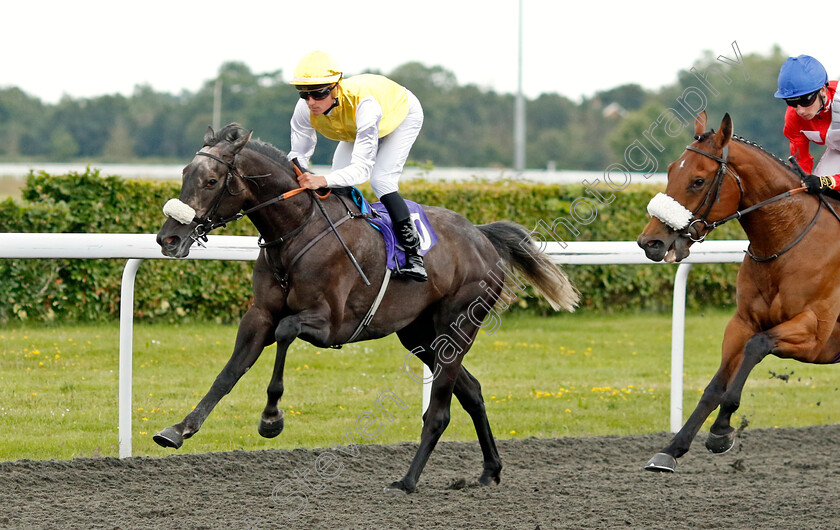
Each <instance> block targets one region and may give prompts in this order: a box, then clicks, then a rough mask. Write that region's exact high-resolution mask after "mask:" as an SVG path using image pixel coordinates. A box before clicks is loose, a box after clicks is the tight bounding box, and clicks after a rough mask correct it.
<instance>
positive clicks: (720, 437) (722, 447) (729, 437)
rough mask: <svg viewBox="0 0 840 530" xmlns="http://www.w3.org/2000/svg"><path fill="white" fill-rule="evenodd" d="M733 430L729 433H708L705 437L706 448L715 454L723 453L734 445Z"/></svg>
mask: <svg viewBox="0 0 840 530" xmlns="http://www.w3.org/2000/svg"><path fill="white" fill-rule="evenodd" d="M735 432H736V431H735V430H733V431H732V432H730V433H729V434H715V433H713V432H710V433H709V436H708V437H707V438H706V449H708V450H709V451H711V452H712V453H715V454H718V455H719V454H723V453H725V452H727V451H729V450H730V449H732V448H733V447H734V446H735Z"/></svg>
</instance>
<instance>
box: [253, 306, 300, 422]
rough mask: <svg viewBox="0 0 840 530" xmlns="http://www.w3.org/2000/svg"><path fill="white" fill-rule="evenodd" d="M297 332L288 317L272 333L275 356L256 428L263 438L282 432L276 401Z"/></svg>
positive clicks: (279, 410)
mask: <svg viewBox="0 0 840 530" xmlns="http://www.w3.org/2000/svg"><path fill="white" fill-rule="evenodd" d="M294 322H297V321H296V320H295V321H294ZM299 332H300V328H299V326H296V325H294V324H293V323H292V322H290V321H289V320H288V319H284V320H283V321H281V323H280V324H279V325H278V326H277V330H275V333H274V336H275V338H276V339H277V356H276V357H275V358H274V371H273V372H272V373H271V381H269V383H268V389H267V391H266V393H267V394H268V401H267V402H266V404H265V409H263V412H262V416H261V417H260V426H259V428H258V429H257V430H258V431H259V433H260V436H263V437H265V438H274V437H275V436H277V435H279V434H280V433H281V432H283V425H284V422H283V417H284V414H283V411H282V410H281V409H280V408H278V406H277V403H278V402H279V401H280V398H282V397H283V390H284V387H283V369H284V368H285V366H286V353H287V352H288V350H289V346H290V345H291V343H292V341H294V339H295V337H297V335H298V333H299Z"/></svg>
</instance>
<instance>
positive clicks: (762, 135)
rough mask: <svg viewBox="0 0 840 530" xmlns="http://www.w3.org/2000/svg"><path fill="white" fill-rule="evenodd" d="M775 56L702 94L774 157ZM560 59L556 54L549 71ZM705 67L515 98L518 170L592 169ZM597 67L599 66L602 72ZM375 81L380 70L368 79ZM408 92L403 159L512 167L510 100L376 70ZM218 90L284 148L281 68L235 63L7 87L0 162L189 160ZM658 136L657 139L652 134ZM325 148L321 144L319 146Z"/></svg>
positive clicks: (439, 77) (452, 80)
mask: <svg viewBox="0 0 840 530" xmlns="http://www.w3.org/2000/svg"><path fill="white" fill-rule="evenodd" d="M786 57H787V55H786V54H783V53H782V51H781V50H780V49H779V48H778V47H777V48H774V49H773V50H772V51H771V52H770V53H769V54H767V55H760V54H750V55H747V56H744V61H745V66H746V68H747V69H748V70H749V74H750V75H749V79H744V77H743V76H741V75H735V73H733V75H730V76H729V79H730V81H731V82H730V83H726V82H720V79H718V82H717V84H716V89H717V91H718V92H719V93H718V94H716V95H714V96H711V95H710V96H709V97H708V101H707V103H708V106H707V109H708V112H709V115H710V119H711V123H710V126H715V125H716V124H717V123H719V122H720V119H721V118H722V116H723V113H724V112H729V113H730V115H731V116H732V118H733V120H734V124H735V132H736V134H738V135H739V136H743V137H745V138H748V139H750V140H752V141H755V142H757V143H759V144H761V145H763V146H764V147H765V148H766V149H767V150H769V151H771V152H773V153H776V154H777V155H779V156H782V157H784V156H786V154H787V143H786V141H785V139H784V137H783V136H782V124H783V117H784V110H785V109H784V104H783V103H782V102H780V101H779V100H776V99H775V98H773V92H774V91H775V89H776V78H777V75H778V71H779V68H780V66H781V64H782V62H783V61H784V59H785V58H786ZM561 62H562V58H558V64H560V63H561ZM712 64H715V59H714V57H713V56H712V55H711V54H710V53H706V54H704V55H703V56H702V57H700V58H698V59H697V60H695V62H694V63H693V64H692V65H688V66H687V68H686V69H685V70H681V71H680V72H678V73H677V74H676V79H675V81H674V83H673V84H670V85H667V86H663V87H661V88H660V89H658V90H646V89H643V88H642V87H641V86H639V85H636V84H628V85H621V86H617V87H615V88H612V89H609V90H603V91H600V92H597V93H595V94H594V95H593V96H591V97H585V98H583V99H582V100H581V101H572V100H570V99H569V98H567V97H564V96H561V95H559V94H556V93H550V92H546V93H543V94H541V95H540V96H539V97H536V98H533V99H527V100H526V128H527V130H526V146H527V147H526V161H527V166H528V167H529V168H537V169H538V168H545V167H547V166H549V165H552V166H555V167H557V168H558V169H578V170H593V171H598V170H603V169H604V168H605V167H607V166H609V165H610V164H611V163H613V162H616V161H619V160H621V159H622V158H623V156H624V152H625V150H626V149H627V147H628V146H629V145H630V144H631V143H632V142H633V141H634V140H636V139H640V138H642V136H643V133H644V131H645V130H647V129H648V128H649V127H650V125H651V123H653V122H655V121H656V120H657V117H660V116H661V115H662V112H663V110H665V109H667V108H670V107H674V102H675V100H676V99H677V98H679V97H680V95H681V94H683V93H684V91H685V90H686V89H687V88H688V87H690V86H696V85H697V79H696V78H695V76H693V75H691V72H690V68H691V67H695V68H696V69H697V70H700V71H703V70H704V69H705V68H707V67H708V66H709V65H712ZM599 68H602V69H605V70H609V67H608V65H601V66H600V67H599ZM375 73H380V72H375ZM384 73H385V75H388V76H389V77H391V78H392V79H394V80H395V81H397V82H398V83H400V84H402V85H404V86H406V87H408V88H409V89H411V90H412V91H413V92H414V93H415V94H416V95H417V97H418V98H419V99H420V101H421V102H422V104H423V108H424V112H425V115H426V118H425V122H424V126H423V131H422V132H421V134H420V137H419V138H418V140H417V142H416V144H415V146H414V148H413V149H412V152H411V157H412V160H411V163H414V164H419V165H427V166H440V167H446V166H458V167H494V166H499V167H511V166H512V165H513V156H514V155H513V143H514V142H513V121H514V115H513V114H514V101H515V97H514V95H513V94H501V93H497V92H495V91H492V90H486V89H482V88H480V87H478V86H476V85H472V84H466V85H461V84H459V83H458V81H457V78H456V76H455V74H454V73H453V72H450V71H448V70H446V69H444V68H442V67H440V66H431V67H430V66H426V65H423V64H421V63H418V62H408V63H405V64H403V65H401V66H399V67H397V68H396V69H394V70H393V71H391V72H384ZM217 81H219V82H221V89H222V91H221V102H222V106H221V108H222V110H221V123H222V124H225V123H228V122H233V121H236V122H239V123H241V124H243V125H244V126H246V127H248V128H250V129H253V130H254V131H255V133H254V134H255V136H256V137H259V138H261V139H262V140H265V141H268V142H270V143H272V144H274V145H276V146H277V147H279V148H280V149H283V150H288V147H289V118H290V117H291V114H292V109H293V108H294V105H295V103H296V101H297V92H296V91H295V90H294V89H293V88H292V87H290V86H289V85H288V81H287V80H286V79H285V78H284V76H283V73H282V72H281V71H276V72H268V73H255V72H252V71H251V69H250V68H249V67H248V66H247V65H246V64H244V63H242V62H230V63H226V64H224V65H222V66H221V67H220V70H219V73H218V76H217V78H215V79H211V80H208V81H207V82H206V83H205V84H204V85H203V86H202V87H201V88H200V89H199V90H198V91H196V92H194V93H193V92H187V91H185V92H182V93H181V94H169V93H162V92H156V91H154V90H153V89H152V88H151V87H149V86H143V85H141V86H137V87H136V88H135V90H134V92H133V93H132V94H131V95H130V96H128V97H126V96H122V95H105V96H100V97H94V98H86V99H74V98H71V97H67V96H65V97H64V98H62V99H61V101H59V102H58V103H56V104H45V103H43V102H41V101H40V100H39V99H38V98H36V97H32V96H29V95H28V94H26V93H24V92H23V91H21V90H20V89H18V88H16V87H10V88H2V89H0V159H3V160H6V161H13V160H22V159H39V160H51V161H69V160H97V161H104V162H134V161H164V160H165V161H175V160H184V159H188V158H191V157H192V155H193V153H194V152H195V151H196V149H197V147H199V144H200V142H201V139H202V138H203V135H204V132H205V130H206V129H207V126H208V125H210V124H211V123H212V121H213V105H214V88H215V86H216V83H217ZM692 130H693V128H690V127H688V128H686V130H685V131H683V132H681V134H678V135H675V136H673V137H671V136H667V137H664V138H659V142H658V145H659V146H661V147H662V148H663V149H662V150H661V151H659V150H652V155H653V156H655V157H656V158H657V160H658V164H659V171H664V170H665V169H664V168H665V164H667V162H668V161H670V160H674V159H675V158H676V157H677V156H679V153H680V152H681V151H682V149H683V148H684V146H685V145H686V144H687V143H689V141H690V138H691V131H692ZM660 136H662V135H661V134H660ZM327 143H330V142H329V141H328V140H325V139H323V138H320V139H319V144H320V145H322V146H323V144H327ZM331 153H332V149H325V148H323V147H322V148H320V149H318V150H317V152H316V155H315V157H314V158H313V163H316V164H328V163H329V157H330V156H331Z"/></svg>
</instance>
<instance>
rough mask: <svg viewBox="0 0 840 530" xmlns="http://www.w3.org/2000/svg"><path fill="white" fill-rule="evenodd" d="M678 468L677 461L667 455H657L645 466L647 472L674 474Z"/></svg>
mask: <svg viewBox="0 0 840 530" xmlns="http://www.w3.org/2000/svg"><path fill="white" fill-rule="evenodd" d="M676 468H677V459H676V458H674V457H673V456H671V455H669V454H666V453H656V454H655V455H653V458H651V459H650V460H648V463H647V465H645V470H646V471H659V472H662V473H673V472H674V470H675V469H676Z"/></svg>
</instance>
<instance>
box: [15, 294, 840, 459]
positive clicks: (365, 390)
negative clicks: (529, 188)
mask: <svg viewBox="0 0 840 530" xmlns="http://www.w3.org/2000/svg"><path fill="white" fill-rule="evenodd" d="M730 315H731V310H729V311H720V310H714V311H706V312H705V313H702V314H701V313H694V314H689V315H688V322H687V330H686V337H687V338H686V360H685V399H684V409H685V417H687V416H688V413H690V411H691V410H693V409H694V407H695V405H696V404H697V400H698V399H699V397H700V394H701V392H702V389H703V388H704V387H705V386H706V384H707V383H708V381H709V379H710V378H711V376H712V374H713V373H714V372H715V371H716V369H717V366H718V363H719V360H720V342H721V339H722V335H723V329H724V326H725V324H726V322H727V320H728V319H729V316H730ZM670 331H671V320H670V315H667V314H664V315H660V314H649V313H648V314H640V315H631V314H624V315H608V316H604V315H600V314H594V313H590V314H574V315H558V316H555V317H551V318H537V317H531V316H522V315H503V320H502V325H501V328H500V329H499V330H498V331H497V332H496V333H495V334H493V335H492V336H491V335H488V334H486V333H484V332H482V333H481V334H480V335H479V338H478V339H477V341H476V343H475V345H474V347H473V348H472V350H471V351H470V352H469V354H468V355H467V358H466V362H465V366H467V368H468V369H469V370H470V371H471V372H472V373H473V374H474V375H475V376H476V377H477V378H478V380H479V381H480V382H481V384H482V388H483V393H484V398H485V402H486V407H487V412H488V415H489V417H490V422H491V425H492V426H493V429H494V433H495V434H496V436H497V437H499V438H514V437H527V436H537V437H556V436H591V435H606V434H617V435H621V434H638V433H647V432H659V431H665V430H667V429H668V425H669V411H670V406H669V396H670V394H669V392H670V391H669V388H670V387H669V377H670V373H669V372H670ZM235 335H236V328H235V326H218V325H203V324H202V325H181V326H169V325H136V326H135V338H134V398H133V407H132V408H133V413H134V416H133V446H134V454H135V455H138V456H163V455H167V454H171V453H172V451H171V450H164V449H162V448H160V447H158V446H157V445H156V444H154V442H153V441H152V435H153V434H154V433H155V432H157V431H158V430H160V429H162V428H163V427H166V426H169V425H171V424H174V423H177V422H179V421H180V420H181V419H182V418H183V416H184V415H185V414H187V413H188V412H189V411H190V410H191V409H192V407H193V406H194V405H196V404H197V403H198V401H199V399H200V398H201V397H202V396H203V395H204V393H205V392H206V391H207V389H208V388H209V386H210V384H211V383H212V381H213V379H214V378H215V377H216V375H217V374H218V372H219V370H220V369H221V368H222V366H223V365H224V363H225V362H226V361H227V359H228V357H229V355H230V351H231V348H232V344H233V341H234V338H235ZM405 355H406V351H405V350H404V349H403V348H402V346H401V345H400V344H399V342H398V341H397V340H396V337H393V336H392V337H388V338H385V339H381V340H378V341H372V342H365V343H360V344H353V345H349V346H345V347H344V348H343V349H341V350H319V349H316V348H313V347H311V346H309V345H308V344H305V343H302V342H300V341H298V342H296V343H295V344H293V346H292V348H291V349H290V353H289V356H288V360H287V365H286V380H285V387H286V394H285V396H284V398H283V401H282V402H281V407H282V408H283V409H285V411H286V430H285V431H284V432H283V434H281V435H280V436H279V437H277V438H275V439H272V440H266V439H263V438H261V437H260V436H259V435H258V434H257V431H256V425H257V422H258V420H259V415H260V412H261V410H262V408H263V406H264V405H265V388H266V385H267V384H268V381H269V378H270V373H271V370H272V366H273V362H274V351H273V348H268V349H266V351H265V352H264V353H263V355H262V357H261V358H260V359H259V360H258V361H257V363H256V364H255V365H254V367H253V368H252V369H251V371H249V372H248V373H247V374H245V376H244V377H243V378H242V379H241V380H240V381H239V383H238V385H237V386H236V387H235V388H234V390H233V391H232V392H231V393H230V394H229V395H228V396H226V397H225V398H224V399H223V400H222V401H221V403H220V404H219V405H218V407H217V408H216V410H215V411H213V413H212V414H211V415H210V417H209V418H208V420H207V422H206V423H205V424H204V426H203V427H202V429H201V431H200V432H199V433H198V434H196V435H195V436H194V437H193V438H191V439H189V440H187V441H186V442H185V444H184V446H183V447H182V448H181V449H180V450H179V452H180V453H186V452H207V451H227V450H234V449H266V448H297V447H326V446H329V445H330V444H332V443H345V436H346V432H347V430H349V431H350V432H351V433H352V434H353V435H354V437H355V441H356V442H357V443H363V442H370V443H383V444H387V443H395V442H399V441H417V440H418V439H419V434H420V407H421V387H420V385H419V384H418V383H417V382H415V381H414V380H413V379H412V378H411V377H409V376H408V375H407V374H406V373H405V372H404V371H403V361H404V359H405ZM412 367H413V368H414V369H415V370H416V371H418V372H419V371H420V369H421V368H420V363H419V361H417V360H415V361H414V362H413V363H412ZM771 370H772V371H773V372H775V373H777V374H788V375H789V378H788V380H787V381H783V380H782V379H779V378H774V377H771V375H770V371H771ZM117 372H118V326H117V324H116V323H114V324H111V325H55V326H50V327H47V326H29V325H27V326H20V325H18V326H17V327H14V326H9V325H7V326H5V327H4V328H3V329H2V330H0V433H2V436H0V460H12V459H19V458H31V459H48V458H56V459H66V458H74V457H91V456H117V454H118V452H117V423H118V422H117V382H118V373H117ZM838 386H840V381H838V377H837V373H836V368H834V367H830V366H829V367H825V366H814V365H806V364H801V363H798V362H795V361H790V360H782V359H777V358H768V359H766V360H765V361H763V362H762V363H761V364H760V365H759V366H758V367H757V368H756V369H755V371H754V372H753V375H752V377H751V378H750V380H749V381H748V382H747V386H746V390H745V392H744V396H743V399H742V402H741V409H740V410H739V411H738V413H737V416H736V417H737V418H740V417H741V416H745V417H746V418H747V419H748V420H749V421H750V427H790V426H804V425H816V424H826V423H833V422H836V421H838V418H840V410H838V405H837V403H836V401H835V399H836V397H837V396H838V392H839V391H838ZM386 391H391V392H393V394H394V395H396V396H397V397H398V398H399V399H400V400H401V401H402V402H403V403H404V404H405V408H404V409H402V408H400V407H398V406H393V405H392V406H390V407H389V410H390V412H391V414H393V416H394V419H393V421H388V419H387V417H385V416H384V414H383V413H381V411H379V410H378V409H377V408H376V407H375V406H374V402H375V401H376V399H377V398H378V397H379V396H380V395H381V394H382V393H383V392H386ZM452 410H453V415H452V421H451V423H450V425H449V428H448V429H447V431H446V433H445V434H444V438H443V439H444V440H463V441H470V440H474V439H475V432H474V430H473V427H472V423H471V421H470V420H469V417H468V416H467V415H466V414H465V413H464V412H463V410H462V409H461V408H460V405H459V404H458V402H457V400H453V407H452ZM366 412H368V413H373V414H375V415H376V416H377V419H378V420H379V421H381V423H382V427H381V431H380V432H379V433H378V434H377V435H376V436H372V437H370V438H369V439H365V438H363V437H361V436H360V435H359V434H358V431H357V430H356V428H355V425H356V419H357V418H359V416H360V415H363V414H364V413H366ZM710 424H711V419H710V420H709V421H707V423H706V426H705V429H706V430H707V429H708V426H709V425H710Z"/></svg>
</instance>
